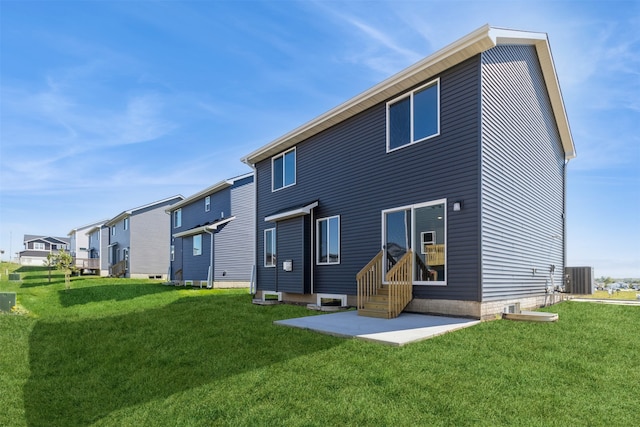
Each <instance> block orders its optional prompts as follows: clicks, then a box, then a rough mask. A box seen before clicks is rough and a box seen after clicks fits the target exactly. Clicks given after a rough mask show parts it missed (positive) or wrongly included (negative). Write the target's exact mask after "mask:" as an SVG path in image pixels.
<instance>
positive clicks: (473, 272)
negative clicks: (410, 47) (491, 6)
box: [256, 56, 480, 300]
mask: <svg viewBox="0 0 640 427" xmlns="http://www.w3.org/2000/svg"><path fill="white" fill-rule="evenodd" d="M439 77H440V84H441V87H440V93H441V122H440V135H439V136H437V137H434V138H431V139H429V140H426V141H423V142H420V143H417V144H414V145H412V146H409V147H406V148H402V149H400V150H397V151H394V152H392V153H387V152H386V105H385V103H380V104H378V105H376V106H373V107H371V108H369V109H368V110H366V111H364V112H362V113H360V114H358V115H356V116H354V117H352V118H350V119H348V120H345V121H344V122H342V123H339V124H337V125H335V126H333V127H332V128H330V129H328V130H326V131H324V132H322V133H320V134H318V135H315V136H313V137H311V138H309V139H308V140H306V141H303V142H302V143H300V144H298V146H297V148H296V156H297V176H296V185H294V186H292V187H289V188H285V189H283V190H280V191H277V192H272V191H271V160H270V159H266V160H264V161H262V162H260V163H259V164H257V165H256V174H257V175H256V181H257V186H258V188H257V197H258V200H257V204H258V207H257V209H258V212H257V235H256V237H257V258H258V288H259V289H265V290H274V289H275V273H274V272H273V269H271V268H264V267H262V265H263V262H264V254H263V251H264V242H263V240H264V229H266V228H270V227H273V226H274V224H273V223H266V222H265V221H264V218H265V216H268V215H270V214H272V213H274V212H276V211H278V210H280V209H283V208H287V207H290V206H295V205H298V204H302V203H305V202H309V201H311V200H315V199H318V200H319V206H318V207H317V208H316V209H315V211H314V219H318V218H324V217H328V216H333V215H340V223H341V224H340V225H341V230H340V231H341V262H340V264H339V265H321V266H317V265H315V257H313V256H314V254H313V252H311V253H310V256H311V257H313V260H314V261H313V263H312V268H313V287H314V291H315V292H327V293H345V294H351V295H353V294H355V293H356V284H355V277H356V274H357V273H358V271H359V270H360V269H361V268H362V267H363V266H364V265H366V264H367V263H368V262H369V261H370V260H371V258H373V257H374V256H375V255H376V253H378V251H380V248H381V235H382V230H381V226H382V225H381V211H382V210H384V209H390V208H394V207H399V206H404V205H408V204H415V203H422V202H428V201H432V200H438V199H443V198H446V199H447V201H448V206H447V209H448V211H447V216H448V229H447V236H448V270H447V274H448V280H447V286H439V287H435V286H419V287H415V288H414V293H415V296H416V297H421V298H435V299H437V298H446V299H461V300H478V299H479V297H480V295H479V290H478V289H479V272H480V265H479V255H478V249H479V231H478V225H479V220H478V215H479V214H478V209H479V183H478V179H479V176H480V171H479V138H480V120H479V111H480V100H479V96H480V86H479V79H480V57H479V56H477V57H474V58H471V59H469V60H467V61H465V62H464V63H462V64H459V65H457V66H455V67H453V68H452V69H450V70H447V71H446V72H444V73H442V74H441V75H440V76H439ZM421 84H422V83H421ZM417 86H418V85H417ZM455 200H463V201H464V210H463V211H461V212H452V211H451V205H452V203H453V201H455ZM310 227H311V230H313V233H315V223H314V224H310ZM278 231H279V233H278V236H277V241H278V246H279V247H280V243H281V241H282V240H283V239H298V240H300V239H302V236H301V235H295V234H292V235H283V234H282V233H281V232H280V230H278ZM314 249H315V248H314ZM277 255H278V260H279V268H281V263H280V261H281V260H282V259H283V258H282V257H281V254H280V253H278V254H277ZM294 268H295V265H294ZM278 274H279V272H278ZM279 290H280V289H279Z"/></svg>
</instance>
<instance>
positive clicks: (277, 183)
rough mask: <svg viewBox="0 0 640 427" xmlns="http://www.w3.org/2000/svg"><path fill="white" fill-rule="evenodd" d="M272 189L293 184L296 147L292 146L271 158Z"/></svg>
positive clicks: (294, 180) (294, 181)
mask: <svg viewBox="0 0 640 427" xmlns="http://www.w3.org/2000/svg"><path fill="white" fill-rule="evenodd" d="M271 183H272V191H276V190H280V189H281V188H285V187H289V186H291V185H295V183H296V149H295V148H292V149H291V150H289V151H285V152H284V153H282V154H279V155H277V156H274V157H272V158H271Z"/></svg>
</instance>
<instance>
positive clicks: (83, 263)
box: [74, 258, 100, 270]
mask: <svg viewBox="0 0 640 427" xmlns="http://www.w3.org/2000/svg"><path fill="white" fill-rule="evenodd" d="M74 265H75V266H76V267H77V268H79V269H82V270H98V269H100V258H74Z"/></svg>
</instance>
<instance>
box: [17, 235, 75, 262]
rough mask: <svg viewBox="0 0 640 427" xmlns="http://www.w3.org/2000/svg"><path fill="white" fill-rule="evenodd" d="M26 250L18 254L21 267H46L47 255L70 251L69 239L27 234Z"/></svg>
mask: <svg viewBox="0 0 640 427" xmlns="http://www.w3.org/2000/svg"><path fill="white" fill-rule="evenodd" d="M23 243H24V250H22V251H20V253H19V254H18V261H19V263H20V265H38V266H40V265H46V262H47V255H49V254H50V253H53V254H57V253H58V252H59V251H60V250H65V251H68V250H69V243H70V242H69V239H68V238H66V237H53V236H40V235H34V234H25V235H24V239H23Z"/></svg>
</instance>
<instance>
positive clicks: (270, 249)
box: [264, 228, 276, 267]
mask: <svg viewBox="0 0 640 427" xmlns="http://www.w3.org/2000/svg"><path fill="white" fill-rule="evenodd" d="M264 266H265V267H275V266H276V229H275V228H267V229H266V230H264Z"/></svg>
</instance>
